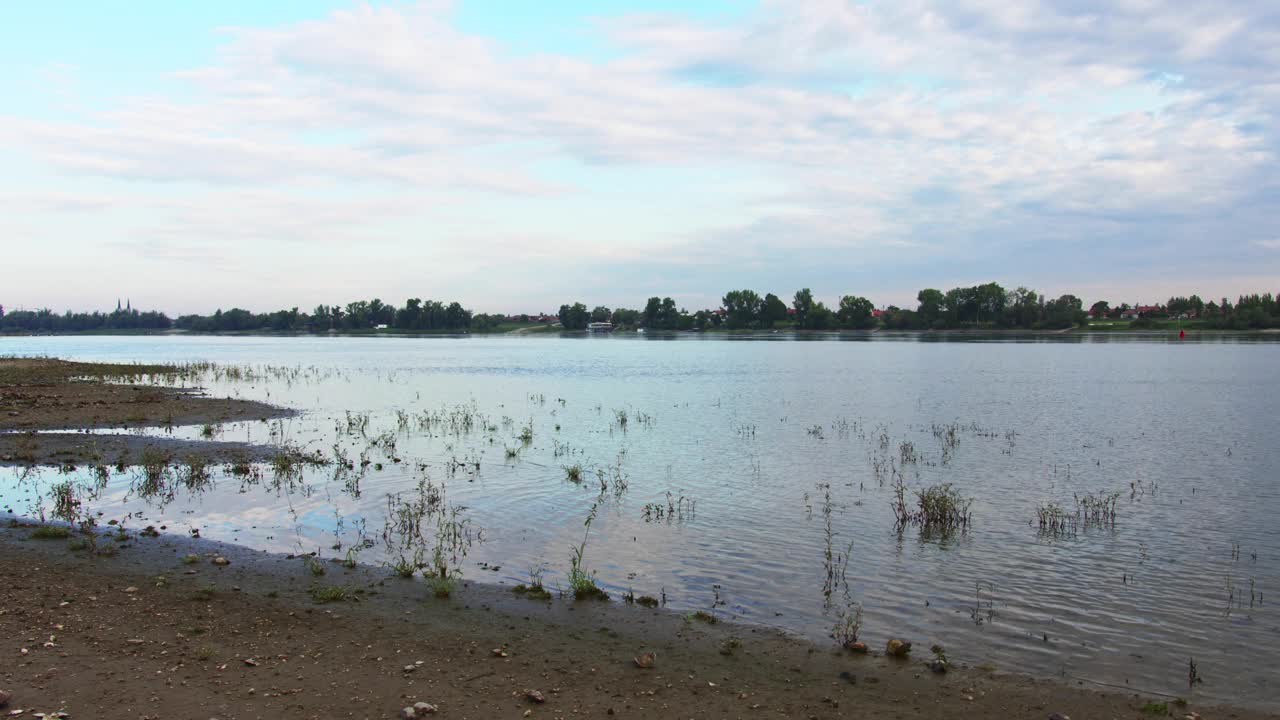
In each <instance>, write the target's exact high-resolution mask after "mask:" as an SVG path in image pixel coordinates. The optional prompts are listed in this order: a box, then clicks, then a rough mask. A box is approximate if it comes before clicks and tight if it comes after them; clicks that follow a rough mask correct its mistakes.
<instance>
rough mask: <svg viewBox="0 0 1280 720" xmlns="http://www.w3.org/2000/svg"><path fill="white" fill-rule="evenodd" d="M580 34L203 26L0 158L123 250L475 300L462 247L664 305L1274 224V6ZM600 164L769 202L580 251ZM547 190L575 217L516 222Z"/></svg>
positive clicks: (649, 24)
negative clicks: (118, 190) (110, 99)
mask: <svg viewBox="0 0 1280 720" xmlns="http://www.w3.org/2000/svg"><path fill="white" fill-rule="evenodd" d="M591 27H592V29H593V31H594V32H596V33H597V34H598V37H599V38H600V39H602V40H603V41H604V42H606V43H607V44H609V45H610V46H611V47H612V48H613V49H615V50H616V52H615V53H613V54H612V55H611V57H610V59H607V60H593V59H586V58H582V57H575V56H572V55H568V54H563V53H557V52H556V51H555V49H554V48H547V49H545V51H543V52H540V53H527V52H525V53H515V52H513V51H511V50H510V49H508V48H506V47H504V46H502V45H501V44H500V43H498V42H496V41H494V40H492V39H489V38H486V37H484V36H482V35H477V34H472V33H468V32H464V31H462V30H460V29H458V28H457V27H456V26H455V25H454V24H453V22H452V18H451V15H450V11H449V10H448V8H447V6H444V5H441V4H435V3H427V4H420V5H412V6H402V5H394V6H371V5H366V4H361V5H356V6H353V7H352V8H350V9H347V10H343V11H339V12H334V13H332V14H330V15H327V16H325V17H321V18H317V19H311V20H305V21H300V22H295V23H291V24H286V25H280V26H276V27H233V28H225V29H224V30H223V32H224V33H225V36H226V38H227V41H226V43H225V44H224V45H223V46H222V47H221V49H220V52H219V54H218V57H217V58H216V60H215V61H214V62H212V63H210V64H209V65H207V66H205V67H198V68H187V69H182V70H177V69H174V75H175V77H177V78H179V79H181V80H183V81H184V82H186V83H188V86H189V89H190V93H189V95H185V96H183V97H181V98H178V97H145V98H130V99H121V100H120V101H119V102H118V104H116V105H113V106H112V107H109V108H106V109H104V110H101V111H99V112H96V113H92V114H87V115H83V116H81V117H79V118H77V119H75V120H68V121H63V122H59V123H50V122H43V121H35V120H32V119H29V118H25V117H23V116H21V115H20V114H17V115H14V114H10V115H8V116H0V131H2V132H0V136H3V137H6V138H8V139H7V140H0V142H4V143H6V144H8V145H9V146H10V149H11V150H17V151H20V152H23V153H27V154H30V155H31V156H33V157H34V158H35V159H36V160H37V161H38V162H40V163H42V164H43V165H44V166H46V167H48V168H51V169H53V170H54V171H55V172H57V173H60V174H62V175H64V176H66V177H68V178H96V179H106V180H107V181H110V182H118V183H125V184H128V185H129V186H130V187H131V188H132V192H133V193H134V194H135V197H134V200H135V201H136V203H135V205H134V207H137V208H139V209H140V210H141V213H140V214H139V215H138V217H136V218H134V219H131V220H130V223H131V224H130V226H129V227H130V235H131V236H132V237H134V238H135V241H136V242H139V243H152V245H151V247H156V246H155V244H156V243H161V244H162V243H169V242H173V243H180V242H185V243H197V245H189V244H184V245H182V247H185V248H190V247H197V246H199V247H206V246H217V245H218V244H219V243H230V244H231V245H232V246H233V247H234V246H236V243H241V244H245V243H247V244H255V243H267V244H271V243H283V244H282V245H278V246H273V247H280V248H283V247H285V246H286V245H287V244H289V243H294V244H296V243H306V242H314V243H316V244H319V245H328V246H329V247H335V246H341V245H344V244H345V245H348V246H350V247H351V248H353V252H355V251H356V250H355V248H358V247H361V246H362V245H364V244H368V243H380V244H385V245H388V246H392V245H394V244H395V243H396V242H397V238H399V241H400V242H403V243H408V242H410V241H408V240H407V239H406V237H407V236H412V237H414V238H415V240H414V241H413V242H414V243H415V244H416V246H415V247H414V248H413V249H412V250H411V251H410V252H409V253H408V254H410V255H415V254H427V255H430V256H431V257H435V258H449V259H450V261H451V262H455V263H464V264H465V263H466V262H467V260H466V258H468V257H470V258H472V260H471V263H472V265H473V266H474V268H476V269H475V270H474V271H473V272H470V273H468V272H467V271H466V270H465V268H462V269H460V268H457V267H451V268H450V270H449V271H448V273H446V275H447V277H445V278H444V279H445V281H446V282H449V283H453V284H455V285H456V287H453V288H451V291H452V292H454V293H455V294H458V295H459V296H465V294H466V293H474V294H473V295H472V296H471V297H470V300H471V301H472V302H473V303H474V302H476V301H477V300H479V299H480V297H482V296H483V292H482V291H480V290H475V289H474V288H477V287H479V286H480V284H479V283H477V282H476V279H477V278H479V277H481V270H480V268H484V272H486V273H490V275H489V276H490V277H493V276H494V275H493V273H498V275H497V276H498V277H501V273H502V272H503V271H502V270H501V269H500V266H501V263H492V262H491V261H490V260H489V259H488V258H484V257H481V253H482V252H488V253H491V255H490V257H506V258H512V257H514V258H519V259H520V260H521V261H523V262H526V263H530V264H532V265H533V266H536V267H552V266H553V265H554V264H553V262H552V260H551V258H555V261H556V262H558V263H559V264H560V267H561V268H563V269H564V270H565V271H566V272H565V277H566V279H564V280H559V279H555V278H549V277H543V278H540V280H541V282H542V287H543V290H542V292H543V293H544V294H545V295H546V297H547V299H548V300H550V299H551V297H552V296H561V295H563V294H564V293H566V292H570V291H572V290H573V282H572V281H571V280H569V279H567V278H570V277H574V276H579V277H580V276H582V275H584V274H586V275H590V274H591V273H595V272H599V273H603V274H605V275H608V276H616V273H618V272H619V271H618V270H616V269H614V268H616V267H617V266H618V265H619V264H620V263H644V264H645V265H646V267H650V268H652V272H653V274H652V277H653V278H654V279H653V280H652V284H653V287H652V289H651V290H649V291H646V292H663V294H666V292H667V291H666V290H664V289H663V288H662V287H660V285H661V284H662V283H663V282H667V281H668V278H670V277H673V276H674V275H675V274H676V270H673V268H678V269H679V270H678V273H679V277H680V278H681V280H680V282H681V283H682V284H683V286H682V288H680V290H681V292H685V293H687V294H688V295H691V296H692V295H695V294H697V293H702V295H703V296H706V297H711V298H714V297H717V296H718V293H719V291H720V288H718V287H712V288H710V289H708V288H707V287H705V286H707V285H714V284H716V283H723V282H728V281H729V280H731V279H732V278H733V277H735V276H741V277H751V278H767V277H774V278H777V280H776V282H778V283H793V284H794V283H801V284H803V283H804V282H805V281H804V280H803V278H801V277H798V275H799V272H800V271H804V272H811V273H815V274H816V273H822V272H826V273H828V274H831V275H832V277H831V278H830V280H829V282H830V283H831V284H832V290H833V291H835V290H837V289H838V288H837V287H836V284H837V283H839V282H840V280H839V278H838V277H835V276H834V274H833V273H831V271H830V268H831V267H832V266H833V264H835V263H840V264H842V266H843V267H847V268H851V270H850V273H851V274H852V275H853V276H857V275H858V273H859V272H862V271H863V270H864V269H866V268H881V269H884V270H888V269H892V268H894V267H895V266H896V264H901V263H906V264H908V265H909V266H910V267H911V268H912V269H913V271H914V272H917V273H918V274H919V276H920V277H921V278H922V283H923V279H924V278H929V277H939V276H944V275H945V274H946V273H947V272H948V271H949V269H950V268H952V267H954V266H953V265H952V263H955V262H958V261H966V262H972V263H975V264H976V265H977V266H978V267H983V266H985V267H988V268H991V270H992V272H1001V273H1008V276H1003V277H1001V278H999V279H1001V280H1005V281H1008V282H1018V278H1017V277H1015V276H1016V275H1018V274H1019V273H1022V274H1024V275H1026V276H1036V277H1044V276H1045V275H1046V273H1044V272H1043V271H1042V268H1043V267H1045V266H1052V265H1057V266H1062V265H1064V264H1065V263H1067V262H1068V261H1069V259H1070V257H1071V253H1080V252H1102V253H1107V252H1108V250H1109V249H1114V248H1116V247H1124V248H1129V249H1133V248H1136V250H1135V251H1134V252H1133V253H1132V256H1133V259H1132V260H1131V261H1130V262H1131V263H1132V264H1131V265H1130V266H1129V268H1128V269H1129V271H1130V272H1132V271H1133V270H1134V269H1136V268H1139V267H1144V266H1145V263H1146V262H1147V261H1146V260H1144V259H1142V258H1143V255H1144V254H1149V253H1152V252H1160V253H1168V254H1173V255H1177V256H1182V257H1200V256H1202V255H1204V254H1205V253H1207V252H1208V250H1206V248H1210V247H1212V248H1213V249H1214V252H1217V253H1222V252H1223V251H1224V250H1225V252H1227V253H1233V252H1235V253H1238V254H1239V255H1240V256H1241V257H1243V256H1244V255H1246V254H1247V253H1246V252H1245V249H1246V248H1248V247H1250V245H1251V244H1252V245H1257V246H1260V247H1263V248H1268V249H1273V248H1274V244H1273V241H1253V240H1252V239H1251V238H1252V237H1255V236H1256V227H1258V226H1275V223H1276V222H1277V221H1280V207H1278V203H1277V198H1278V197H1280V175H1278V173H1277V170H1276V169H1275V168H1276V167H1277V165H1276V162H1275V161H1276V156H1277V151H1278V150H1280V16H1277V15H1276V14H1275V12H1274V10H1273V9H1272V3H1270V2H1263V1H1255V0H1234V1H1233V2H1224V3H1218V4H1214V5H1212V6H1210V5H1200V4H1196V3H1191V2H1148V1H1146V0H1121V1H1120V2H1105V3H1104V2H1101V0H1097V1H1095V0H1086V1H1085V2H1068V0H1040V1H1038V2H1030V1H1027V2H1020V3H1012V4H1011V3H1009V2H1005V1H1000V2H997V0H949V1H948V2H940V1H937V0H901V1H900V2H892V3H889V2H871V3H867V2H855V1H853V0H811V1H810V2H805V3H793V2H783V1H782V0H769V1H767V2H764V3H763V4H762V5H761V6H760V8H759V9H758V11H756V13H755V14H754V15H752V16H750V17H748V18H746V19H739V20H734V21H732V22H727V21H706V20H697V19H693V18H690V17H688V16H685V15H681V14H624V15H619V16H614V17H605V18H597V19H596V20H595V21H594V25H592V26H591ZM549 168H558V169H557V170H555V171H552V170H550V169H549ZM564 168H569V170H567V171H566V170H564ZM602 168H609V169H616V168H621V169H624V170H626V169H632V170H635V171H637V172H639V171H644V172H646V173H652V175H651V176H653V177H658V178H663V177H668V178H671V179H672V181H673V182H674V181H675V179H677V178H679V177H681V173H683V172H685V171H688V170H696V169H704V168H732V169H733V171H734V172H740V173H742V174H744V175H748V176H750V177H752V178H756V179H759V180H760V181H761V182H760V183H759V186H761V187H768V188H769V189H768V190H760V189H759V188H758V187H757V188H755V189H752V190H750V191H740V190H734V189H730V188H716V187H690V188H689V190H690V192H691V193H696V194H704V193H705V194H706V195H707V196H711V195H713V194H717V195H716V196H717V197H723V198H732V204H736V206H737V207H738V209H739V215H738V216H737V217H735V218H733V219H732V220H727V219H726V218H724V217H722V216H717V217H714V218H712V217H708V218H705V219H702V220H700V221H697V222H691V223H689V224H688V225H687V226H685V227H683V228H678V229H676V230H674V231H669V232H665V233H663V234H662V235H660V236H658V235H650V236H648V237H640V236H637V234H636V233H629V232H617V233H609V234H608V235H607V236H602V235H601V234H599V233H597V232H595V229H594V228H592V229H591V230H588V229H586V228H585V226H584V225H583V224H582V223H581V222H578V221H577V220H576V219H575V213H574V212H573V208H574V203H579V207H581V208H583V209H586V208H588V207H590V208H592V209H594V205H593V204H594V203H597V202H600V194H599V192H598V191H599V190H600V188H599V187H597V186H596V184H597V183H598V182H600V181H599V178H600V177H605V175H603V174H602V173H601V169H602ZM658 185H661V181H659V183H658ZM166 186H174V187H177V188H180V189H179V190H176V191H169V190H165V189H163V188H164V187H166ZM193 188H194V189H193ZM631 192H632V195H631V200H632V201H633V202H618V201H617V200H616V199H614V200H611V201H610V202H613V203H616V204H615V205H614V206H612V207H611V208H610V210H611V212H612V213H613V215H614V217H615V218H616V221H617V223H618V226H619V228H622V229H624V230H625V229H626V228H627V227H628V226H632V225H637V224H639V221H640V220H641V219H642V217H643V215H644V214H645V213H653V212H657V213H662V212H664V210H670V205H669V203H670V202H672V201H671V199H670V196H669V194H664V193H665V192H666V191H665V189H664V188H661V187H657V186H655V187H643V186H637V187H635V188H634V189H632V191H631ZM63 194H64V195H66V194H67V191H63ZM140 194H149V195H150V196H149V197H145V198H143V197H136V195H140ZM202 195H203V196H204V197H202ZM175 198H176V199H175ZM547 198H556V199H557V202H558V203H561V202H562V203H564V205H563V207H566V208H567V209H568V210H567V211H566V212H565V213H562V214H560V215H557V216H555V217H551V216H550V214H549V213H540V212H537V211H535V210H534V209H533V208H534V206H535V205H536V204H537V203H539V202H541V201H543V200H545V199H547ZM651 198H652V199H651ZM71 202H74V201H71ZM84 202H86V203H89V204H90V205H91V204H92V202H93V201H92V200H91V199H89V200H85V201H84ZM662 203H667V205H665V206H664V205H663V204H662ZM654 204H657V207H656V208H655V207H654ZM463 206H465V207H467V208H471V210H470V211H469V212H471V213H472V214H471V215H470V216H467V217H459V216H458V215H456V214H455V215H451V216H450V220H449V223H448V224H446V225H442V226H429V225H424V223H432V222H435V221H436V220H438V219H439V215H438V211H439V210H440V209H441V208H451V207H458V208H461V207H463ZM556 207H562V205H560V204H557V205H556ZM477 208H480V209H477ZM458 212H459V213H461V212H463V211H462V210H458ZM499 217H501V218H504V219H505V218H512V217H516V218H525V219H526V223H527V225H526V226H525V227H523V228H522V229H521V230H520V231H519V232H511V231H510V229H509V226H510V224H511V223H506V224H504V225H502V226H501V227H499V226H498V225H497V224H496V223H495V220H496V219H497V218H499ZM28 224H29V222H28ZM424 227H429V228H430V229H429V230H428V231H424V230H423V228H424ZM423 238H426V239H423ZM257 249H258V250H261V248H257ZM908 249H909V251H908ZM281 252H284V251H283V250H281ZM1109 254H1110V256H1112V257H1123V256H1126V254H1127V253H1125V252H1121V253H1115V252H1114V251H1112V252H1110V253H1109ZM183 257H190V258H196V259H199V257H201V256H200V255H199V254H198V253H194V252H188V253H186V254H185V255H183ZM1254 261H1255V262H1256V259H1255V260H1254ZM1248 262H1249V261H1245V260H1242V261H1241V262H1240V263H1239V264H1238V266H1237V267H1235V268H1234V269H1232V268H1224V269H1223V270H1222V271H1221V272H1222V273H1223V274H1224V276H1226V275H1227V274H1231V275H1233V276H1241V275H1243V274H1244V273H1243V272H1240V271H1242V270H1244V269H1245V268H1244V267H1243V266H1244V265H1246V264H1248ZM544 263H545V265H544ZM797 266H801V267H799V269H795V268H797ZM712 268H714V269H712ZM1248 269H1249V270H1254V269H1256V268H1248ZM505 272H506V273H507V275H506V277H505V281H506V282H508V283H511V282H512V281H514V279H515V277H514V276H515V275H516V274H517V273H518V272H520V270H519V269H512V268H508V269H507V270H506V271H505ZM1123 272H1124V269H1123V268H1122V269H1121V276H1120V278H1119V279H1118V282H1119V281H1122V279H1123ZM902 282H911V281H910V280H907V279H905V278H904V279H903V280H902ZM628 284H629V285H631V284H633V283H631V282H630V280H629V281H628ZM737 284H740V283H734V285H737ZM634 290H641V288H638V287H636V288H634ZM1192 290H1194V289H1193V288H1189V289H1188V291H1192ZM673 292H674V291H673ZM904 293H905V290H904ZM910 294H913V293H910ZM609 300H610V301H611V302H621V301H622V298H610V299H609ZM628 301H629V302H638V300H636V299H631V300H628Z"/></svg>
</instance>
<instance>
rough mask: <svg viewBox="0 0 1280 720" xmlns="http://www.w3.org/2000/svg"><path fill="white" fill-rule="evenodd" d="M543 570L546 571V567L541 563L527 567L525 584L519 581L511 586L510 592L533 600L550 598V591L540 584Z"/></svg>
mask: <svg viewBox="0 0 1280 720" xmlns="http://www.w3.org/2000/svg"><path fill="white" fill-rule="evenodd" d="M544 572H546V568H544V567H543V566H541V565H535V566H533V567H531V568H529V583H528V584H527V585H526V584H525V583H520V584H519V585H516V586H515V587H513V588H511V592H513V593H515V594H517V595H523V596H525V597H528V598H533V599H534V600H550V599H551V592H550V591H549V590H547V588H546V587H544V586H543V584H542V574H543V573H544Z"/></svg>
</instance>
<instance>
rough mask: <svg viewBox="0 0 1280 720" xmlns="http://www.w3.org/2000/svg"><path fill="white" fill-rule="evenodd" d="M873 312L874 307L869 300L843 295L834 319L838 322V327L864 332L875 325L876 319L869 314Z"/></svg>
mask: <svg viewBox="0 0 1280 720" xmlns="http://www.w3.org/2000/svg"><path fill="white" fill-rule="evenodd" d="M874 310H875V306H874V305H872V304H871V301H870V300H868V299H866V298H864V297H860V296H858V295H845V296H844V297H842V298H840V309H839V310H838V311H837V312H836V317H837V318H838V319H839V321H840V327H845V328H850V329H853V330H866V329H867V328H872V327H875V325H876V319H875V317H873V316H872V314H871V313H872V312H873V311H874Z"/></svg>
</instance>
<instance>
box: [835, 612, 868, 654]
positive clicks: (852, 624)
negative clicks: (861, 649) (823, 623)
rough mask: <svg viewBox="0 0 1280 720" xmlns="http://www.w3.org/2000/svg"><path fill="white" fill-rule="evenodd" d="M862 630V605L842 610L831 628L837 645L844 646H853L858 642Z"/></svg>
mask: <svg viewBox="0 0 1280 720" xmlns="http://www.w3.org/2000/svg"><path fill="white" fill-rule="evenodd" d="M860 632H862V606H861V605H853V606H850V607H847V608H845V609H844V610H843V611H841V613H840V616H839V617H838V618H836V623H835V625H833V626H832V628H831V637H832V638H834V639H835V641H836V645H839V646H840V647H842V648H847V647H851V646H852V645H853V644H854V643H856V642H858V633H860Z"/></svg>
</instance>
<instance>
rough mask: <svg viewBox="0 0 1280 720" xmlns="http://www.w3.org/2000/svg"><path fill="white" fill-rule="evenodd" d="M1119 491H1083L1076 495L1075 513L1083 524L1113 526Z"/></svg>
mask: <svg viewBox="0 0 1280 720" xmlns="http://www.w3.org/2000/svg"><path fill="white" fill-rule="evenodd" d="M1119 499H1120V493H1118V492H1111V493H1102V492H1098V493H1092V492H1090V493H1085V494H1084V495H1076V496H1075V501H1076V514H1077V515H1078V516H1079V517H1080V519H1081V520H1082V521H1083V522H1084V524H1085V525H1094V526H1099V527H1114V526H1115V523H1116V503H1117V502H1118V501H1119Z"/></svg>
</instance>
